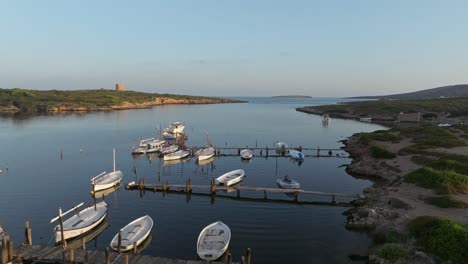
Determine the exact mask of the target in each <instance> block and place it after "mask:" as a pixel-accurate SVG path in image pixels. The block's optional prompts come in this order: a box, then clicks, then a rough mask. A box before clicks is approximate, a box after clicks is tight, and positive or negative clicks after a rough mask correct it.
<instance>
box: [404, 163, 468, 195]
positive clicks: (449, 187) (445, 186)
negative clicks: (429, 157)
mask: <svg viewBox="0 0 468 264" xmlns="http://www.w3.org/2000/svg"><path fill="white" fill-rule="evenodd" d="M405 181H406V182H410V183H415V184H418V185H420V186H422V187H425V188H430V189H434V190H436V191H437V192H439V193H441V194H452V193H460V192H466V191H468V176H466V175H463V174H460V173H456V172H454V171H451V170H437V169H433V168H430V167H424V168H421V169H418V170H416V171H413V172H411V173H409V174H407V175H406V176H405Z"/></svg>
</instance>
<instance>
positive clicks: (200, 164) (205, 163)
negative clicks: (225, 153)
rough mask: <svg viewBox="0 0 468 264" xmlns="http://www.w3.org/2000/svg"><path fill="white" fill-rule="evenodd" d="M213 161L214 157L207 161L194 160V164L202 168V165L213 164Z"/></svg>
mask: <svg viewBox="0 0 468 264" xmlns="http://www.w3.org/2000/svg"><path fill="white" fill-rule="evenodd" d="M214 160H215V157H211V158H209V159H205V160H198V159H197V160H196V161H195V164H196V165H198V166H204V165H207V164H210V163H211V162H213V161H214Z"/></svg>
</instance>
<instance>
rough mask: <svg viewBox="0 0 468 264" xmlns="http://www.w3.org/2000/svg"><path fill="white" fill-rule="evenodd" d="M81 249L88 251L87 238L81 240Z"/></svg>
mask: <svg viewBox="0 0 468 264" xmlns="http://www.w3.org/2000/svg"><path fill="white" fill-rule="evenodd" d="M81 249H82V250H83V252H84V251H85V250H86V238H85V237H83V238H81Z"/></svg>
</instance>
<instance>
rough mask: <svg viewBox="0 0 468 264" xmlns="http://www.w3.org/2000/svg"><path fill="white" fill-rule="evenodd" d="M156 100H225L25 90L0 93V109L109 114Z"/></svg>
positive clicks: (100, 91) (76, 91)
mask: <svg viewBox="0 0 468 264" xmlns="http://www.w3.org/2000/svg"><path fill="white" fill-rule="evenodd" d="M158 98H166V99H175V100H187V101H189V103H190V102H192V103H200V102H207V103H215V102H216V103H222V102H230V100H227V99H221V98H213V97H202V96H187V95H174V94H156V93H143V92H134V91H125V92H117V91H115V90H104V89H101V90H70V91H59V90H50V91H38V90H25V89H17V88H15V89H0V109H1V108H11V107H13V108H17V109H18V110H19V111H21V112H49V111H51V110H53V109H55V108H57V107H73V108H85V109H88V110H93V109H106V108H108V109H109V110H110V109H111V107H113V106H120V105H123V104H125V103H130V104H141V103H147V102H152V101H155V100H156V99H158Z"/></svg>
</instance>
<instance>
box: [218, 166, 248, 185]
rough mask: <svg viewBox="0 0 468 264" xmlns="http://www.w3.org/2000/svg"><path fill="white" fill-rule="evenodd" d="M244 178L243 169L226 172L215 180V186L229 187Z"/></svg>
mask: <svg viewBox="0 0 468 264" xmlns="http://www.w3.org/2000/svg"><path fill="white" fill-rule="evenodd" d="M244 177H245V172H244V170H243V169H238V170H233V171H230V172H227V173H225V174H223V175H221V176H219V177H218V178H216V180H215V181H216V184H219V185H224V186H231V185H234V184H236V183H238V182H240V181H242V180H243V179H244Z"/></svg>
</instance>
